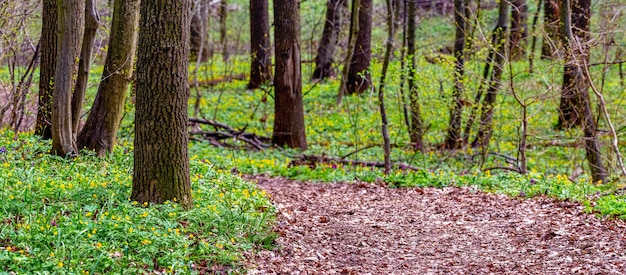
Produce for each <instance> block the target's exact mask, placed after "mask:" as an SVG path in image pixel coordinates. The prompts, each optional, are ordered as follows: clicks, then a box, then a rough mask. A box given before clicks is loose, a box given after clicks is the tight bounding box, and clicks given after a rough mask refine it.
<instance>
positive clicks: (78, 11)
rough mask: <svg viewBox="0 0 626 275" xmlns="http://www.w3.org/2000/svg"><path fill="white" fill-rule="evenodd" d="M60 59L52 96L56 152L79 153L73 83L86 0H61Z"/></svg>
mask: <svg viewBox="0 0 626 275" xmlns="http://www.w3.org/2000/svg"><path fill="white" fill-rule="evenodd" d="M57 11H58V25H57V30H58V40H57V61H56V70H55V74H54V94H53V97H52V150H51V151H50V152H51V153H52V154H56V155H59V156H71V155H75V154H76V153H77V149H76V136H75V134H74V132H73V130H72V86H73V85H72V84H73V81H72V80H73V79H74V75H75V73H74V68H75V67H76V66H77V65H78V64H77V63H78V62H77V61H78V58H79V52H80V51H79V50H80V46H81V44H82V38H83V25H84V22H83V20H84V19H85V18H84V11H85V1H81V0H62V1H59V2H58V9H57Z"/></svg>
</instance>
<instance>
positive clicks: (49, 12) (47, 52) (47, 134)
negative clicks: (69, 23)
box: [35, 0, 58, 139]
mask: <svg viewBox="0 0 626 275" xmlns="http://www.w3.org/2000/svg"><path fill="white" fill-rule="evenodd" d="M57 19H58V18H57V0H43V7H42V10H41V21H42V22H41V39H40V42H39V45H40V51H41V53H40V54H41V56H40V58H41V59H40V62H39V64H40V65H39V66H40V67H39V103H38V105H37V125H36V126H35V133H36V134H37V135H39V136H41V137H42V138H43V139H51V138H52V131H51V130H52V94H53V93H54V74H55V71H56V59H57V58H56V56H57Z"/></svg>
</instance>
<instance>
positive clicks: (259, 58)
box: [248, 0, 272, 89]
mask: <svg viewBox="0 0 626 275" xmlns="http://www.w3.org/2000/svg"><path fill="white" fill-rule="evenodd" d="M271 57H272V56H271V50H270V21H269V13H268V2H267V0H250V58H251V59H252V61H251V62H250V82H249V83H248V89H256V88H259V87H260V86H261V85H262V84H264V83H267V82H270V81H272V73H271V70H272V60H271Z"/></svg>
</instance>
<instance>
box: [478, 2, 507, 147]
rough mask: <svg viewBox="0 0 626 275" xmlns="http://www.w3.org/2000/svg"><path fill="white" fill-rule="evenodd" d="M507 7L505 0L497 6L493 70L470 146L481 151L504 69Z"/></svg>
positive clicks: (489, 130) (489, 131) (485, 144)
mask: <svg viewBox="0 0 626 275" xmlns="http://www.w3.org/2000/svg"><path fill="white" fill-rule="evenodd" d="M508 7H509V4H508V2H507V1H501V2H500V4H499V7H498V23H497V24H496V28H495V30H494V33H495V37H496V39H495V40H494V42H495V43H496V44H495V45H492V47H494V48H495V56H494V65H493V71H492V72H491V80H490V81H489V88H487V94H486V95H485V100H483V104H482V113H481V116H480V127H479V129H478V133H477V134H476V139H475V140H474V142H472V146H474V147H480V148H482V149H483V153H484V152H486V150H487V148H488V147H489V140H490V139H491V134H492V133H493V112H494V107H495V103H496V96H497V95H498V90H499V89H500V86H501V84H502V83H501V79H502V72H503V70H504V68H503V67H504V60H505V55H506V53H505V49H506V33H507V31H506V25H507V21H508Z"/></svg>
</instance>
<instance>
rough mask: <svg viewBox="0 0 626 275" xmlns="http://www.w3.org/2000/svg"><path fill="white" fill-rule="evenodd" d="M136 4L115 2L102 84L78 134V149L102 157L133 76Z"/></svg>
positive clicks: (130, 0) (109, 145) (122, 0)
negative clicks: (89, 150) (91, 151)
mask: <svg viewBox="0 0 626 275" xmlns="http://www.w3.org/2000/svg"><path fill="white" fill-rule="evenodd" d="M140 2H141V1H140V0H115V2H114V4H113V19H112V21H113V22H112V23H111V24H112V25H111V36H110V39H109V47H108V50H107V56H106V60H105V64H104V70H103V73H102V80H101V81H100V86H99V87H98V93H97V94H96V99H95V100H94V103H93V107H91V112H90V113H89V117H88V118H87V121H86V122H85V125H84V126H83V128H82V130H81V131H80V133H79V134H78V138H77V145H78V148H81V149H82V148H88V149H91V150H94V151H96V153H97V154H98V156H103V155H105V154H106V153H107V152H111V151H112V150H113V145H114V144H115V139H116V136H117V130H118V129H119V126H120V122H121V120H122V115H123V114H124V104H125V102H126V93H127V92H128V85H129V83H130V80H131V78H132V75H133V65H134V60H135V49H136V48H137V30H138V26H139V3H140Z"/></svg>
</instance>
